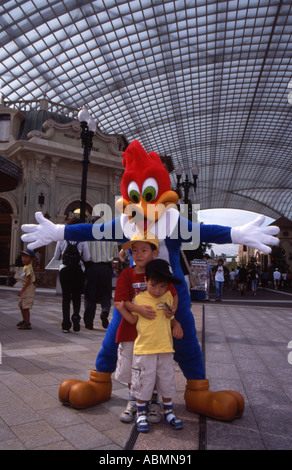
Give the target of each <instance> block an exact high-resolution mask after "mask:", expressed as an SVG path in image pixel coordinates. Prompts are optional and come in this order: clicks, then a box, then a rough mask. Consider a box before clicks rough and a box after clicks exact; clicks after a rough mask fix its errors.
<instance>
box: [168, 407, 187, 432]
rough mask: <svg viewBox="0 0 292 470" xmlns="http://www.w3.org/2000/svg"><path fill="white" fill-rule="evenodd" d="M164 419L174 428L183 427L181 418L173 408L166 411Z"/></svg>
mask: <svg viewBox="0 0 292 470" xmlns="http://www.w3.org/2000/svg"><path fill="white" fill-rule="evenodd" d="M164 419H165V421H166V422H167V423H168V424H169V425H170V426H171V427H172V428H173V429H183V424H182V422H181V420H180V419H179V418H177V417H176V416H175V414H174V412H173V410H169V411H167V412H166V413H164Z"/></svg>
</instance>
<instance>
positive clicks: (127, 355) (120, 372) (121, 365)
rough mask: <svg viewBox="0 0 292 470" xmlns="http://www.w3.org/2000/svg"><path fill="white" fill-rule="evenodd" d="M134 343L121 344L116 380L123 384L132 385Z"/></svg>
mask: <svg viewBox="0 0 292 470" xmlns="http://www.w3.org/2000/svg"><path fill="white" fill-rule="evenodd" d="M133 349H134V341H129V342H127V343H120V344H119V349H118V361H117V367H116V372H115V379H116V380H117V381H118V382H121V383H123V384H130V383H131V379H132V362H133Z"/></svg>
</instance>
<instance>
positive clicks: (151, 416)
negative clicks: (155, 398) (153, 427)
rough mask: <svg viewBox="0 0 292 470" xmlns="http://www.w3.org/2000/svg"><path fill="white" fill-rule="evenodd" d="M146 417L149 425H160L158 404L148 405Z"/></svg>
mask: <svg viewBox="0 0 292 470" xmlns="http://www.w3.org/2000/svg"><path fill="white" fill-rule="evenodd" d="M147 417H148V421H149V423H151V424H156V423H160V421H161V415H160V405H159V403H149V405H148V410H147Z"/></svg>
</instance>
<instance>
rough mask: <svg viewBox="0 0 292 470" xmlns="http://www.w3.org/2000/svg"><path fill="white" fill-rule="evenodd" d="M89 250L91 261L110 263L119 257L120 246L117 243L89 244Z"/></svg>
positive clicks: (96, 242) (101, 242)
mask: <svg viewBox="0 0 292 470" xmlns="http://www.w3.org/2000/svg"><path fill="white" fill-rule="evenodd" d="M88 248H89V252H90V259H91V261H93V262H94V263H108V262H110V261H112V260H113V259H114V258H118V256H119V250H118V245H117V243H116V242H105V241H94V242H88Z"/></svg>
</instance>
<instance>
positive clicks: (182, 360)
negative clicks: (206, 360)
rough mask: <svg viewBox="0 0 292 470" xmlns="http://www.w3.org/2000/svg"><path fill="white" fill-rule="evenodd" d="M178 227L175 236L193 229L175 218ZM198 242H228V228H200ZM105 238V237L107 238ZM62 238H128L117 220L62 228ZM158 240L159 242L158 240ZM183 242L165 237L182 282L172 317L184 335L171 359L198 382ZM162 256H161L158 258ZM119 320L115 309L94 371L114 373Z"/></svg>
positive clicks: (201, 375)
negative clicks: (182, 263)
mask: <svg viewBox="0 0 292 470" xmlns="http://www.w3.org/2000/svg"><path fill="white" fill-rule="evenodd" d="M178 224H179V225H180V228H182V225H184V226H185V229H187V230H185V231H183V230H178V233H181V232H183V233H191V232H192V228H194V226H193V225H192V223H191V222H189V221H188V220H187V219H184V218H182V217H179V218H178ZM197 228H198V229H199V230H200V240H201V241H203V242H207V243H211V242H212V243H231V238H230V227H223V226H218V225H200V226H197ZM107 236H108V237H109V238H107ZM65 239H66V240H75V241H90V240H95V239H104V240H107V239H110V240H114V241H116V242H119V243H125V242H127V241H128V240H129V239H128V238H126V237H125V235H124V234H123V232H122V230H121V222H120V218H117V219H114V220H113V221H111V222H108V223H107V224H100V225H98V224H94V225H91V224H79V225H75V226H74V225H67V226H66V228H65ZM159 241H160V240H159ZM187 241H188V240H187V239H182V237H181V236H178V237H176V238H175V239H174V238H171V237H166V238H165V246H166V249H167V255H168V260H167V261H168V262H169V263H170V265H171V267H172V270H173V274H174V276H175V277H176V278H178V279H180V280H181V281H182V284H181V285H177V286H176V289H177V293H178V299H179V303H178V308H177V311H176V314H175V317H176V319H177V321H178V322H179V323H180V324H181V326H182V329H183V332H184V336H183V338H182V339H180V340H176V339H175V338H174V349H175V354H174V359H175V360H176V361H177V363H178V364H179V366H180V368H181V370H182V372H183V374H184V376H185V377H186V379H194V380H201V379H204V378H205V370H204V364H203V358H202V352H201V348H200V345H199V342H198V339H197V332H196V326H195V321H194V317H193V314H192V312H191V300H190V294H189V291H188V288H187V284H186V282H185V278H184V275H183V272H182V269H181V266H180V247H181V244H182V243H183V242H187ZM161 257H162V256H161ZM120 321H121V314H120V313H119V312H118V310H117V309H116V308H114V310H113V317H112V321H111V322H110V325H109V327H108V329H107V331H106V334H105V338H104V341H103V343H102V349H101V350H100V351H99V353H98V355H97V359H96V364H95V366H96V370H97V371H99V372H110V373H112V372H114V371H115V369H116V362H117V350H118V344H117V343H116V333H117V329H118V327H119V324H120Z"/></svg>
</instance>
